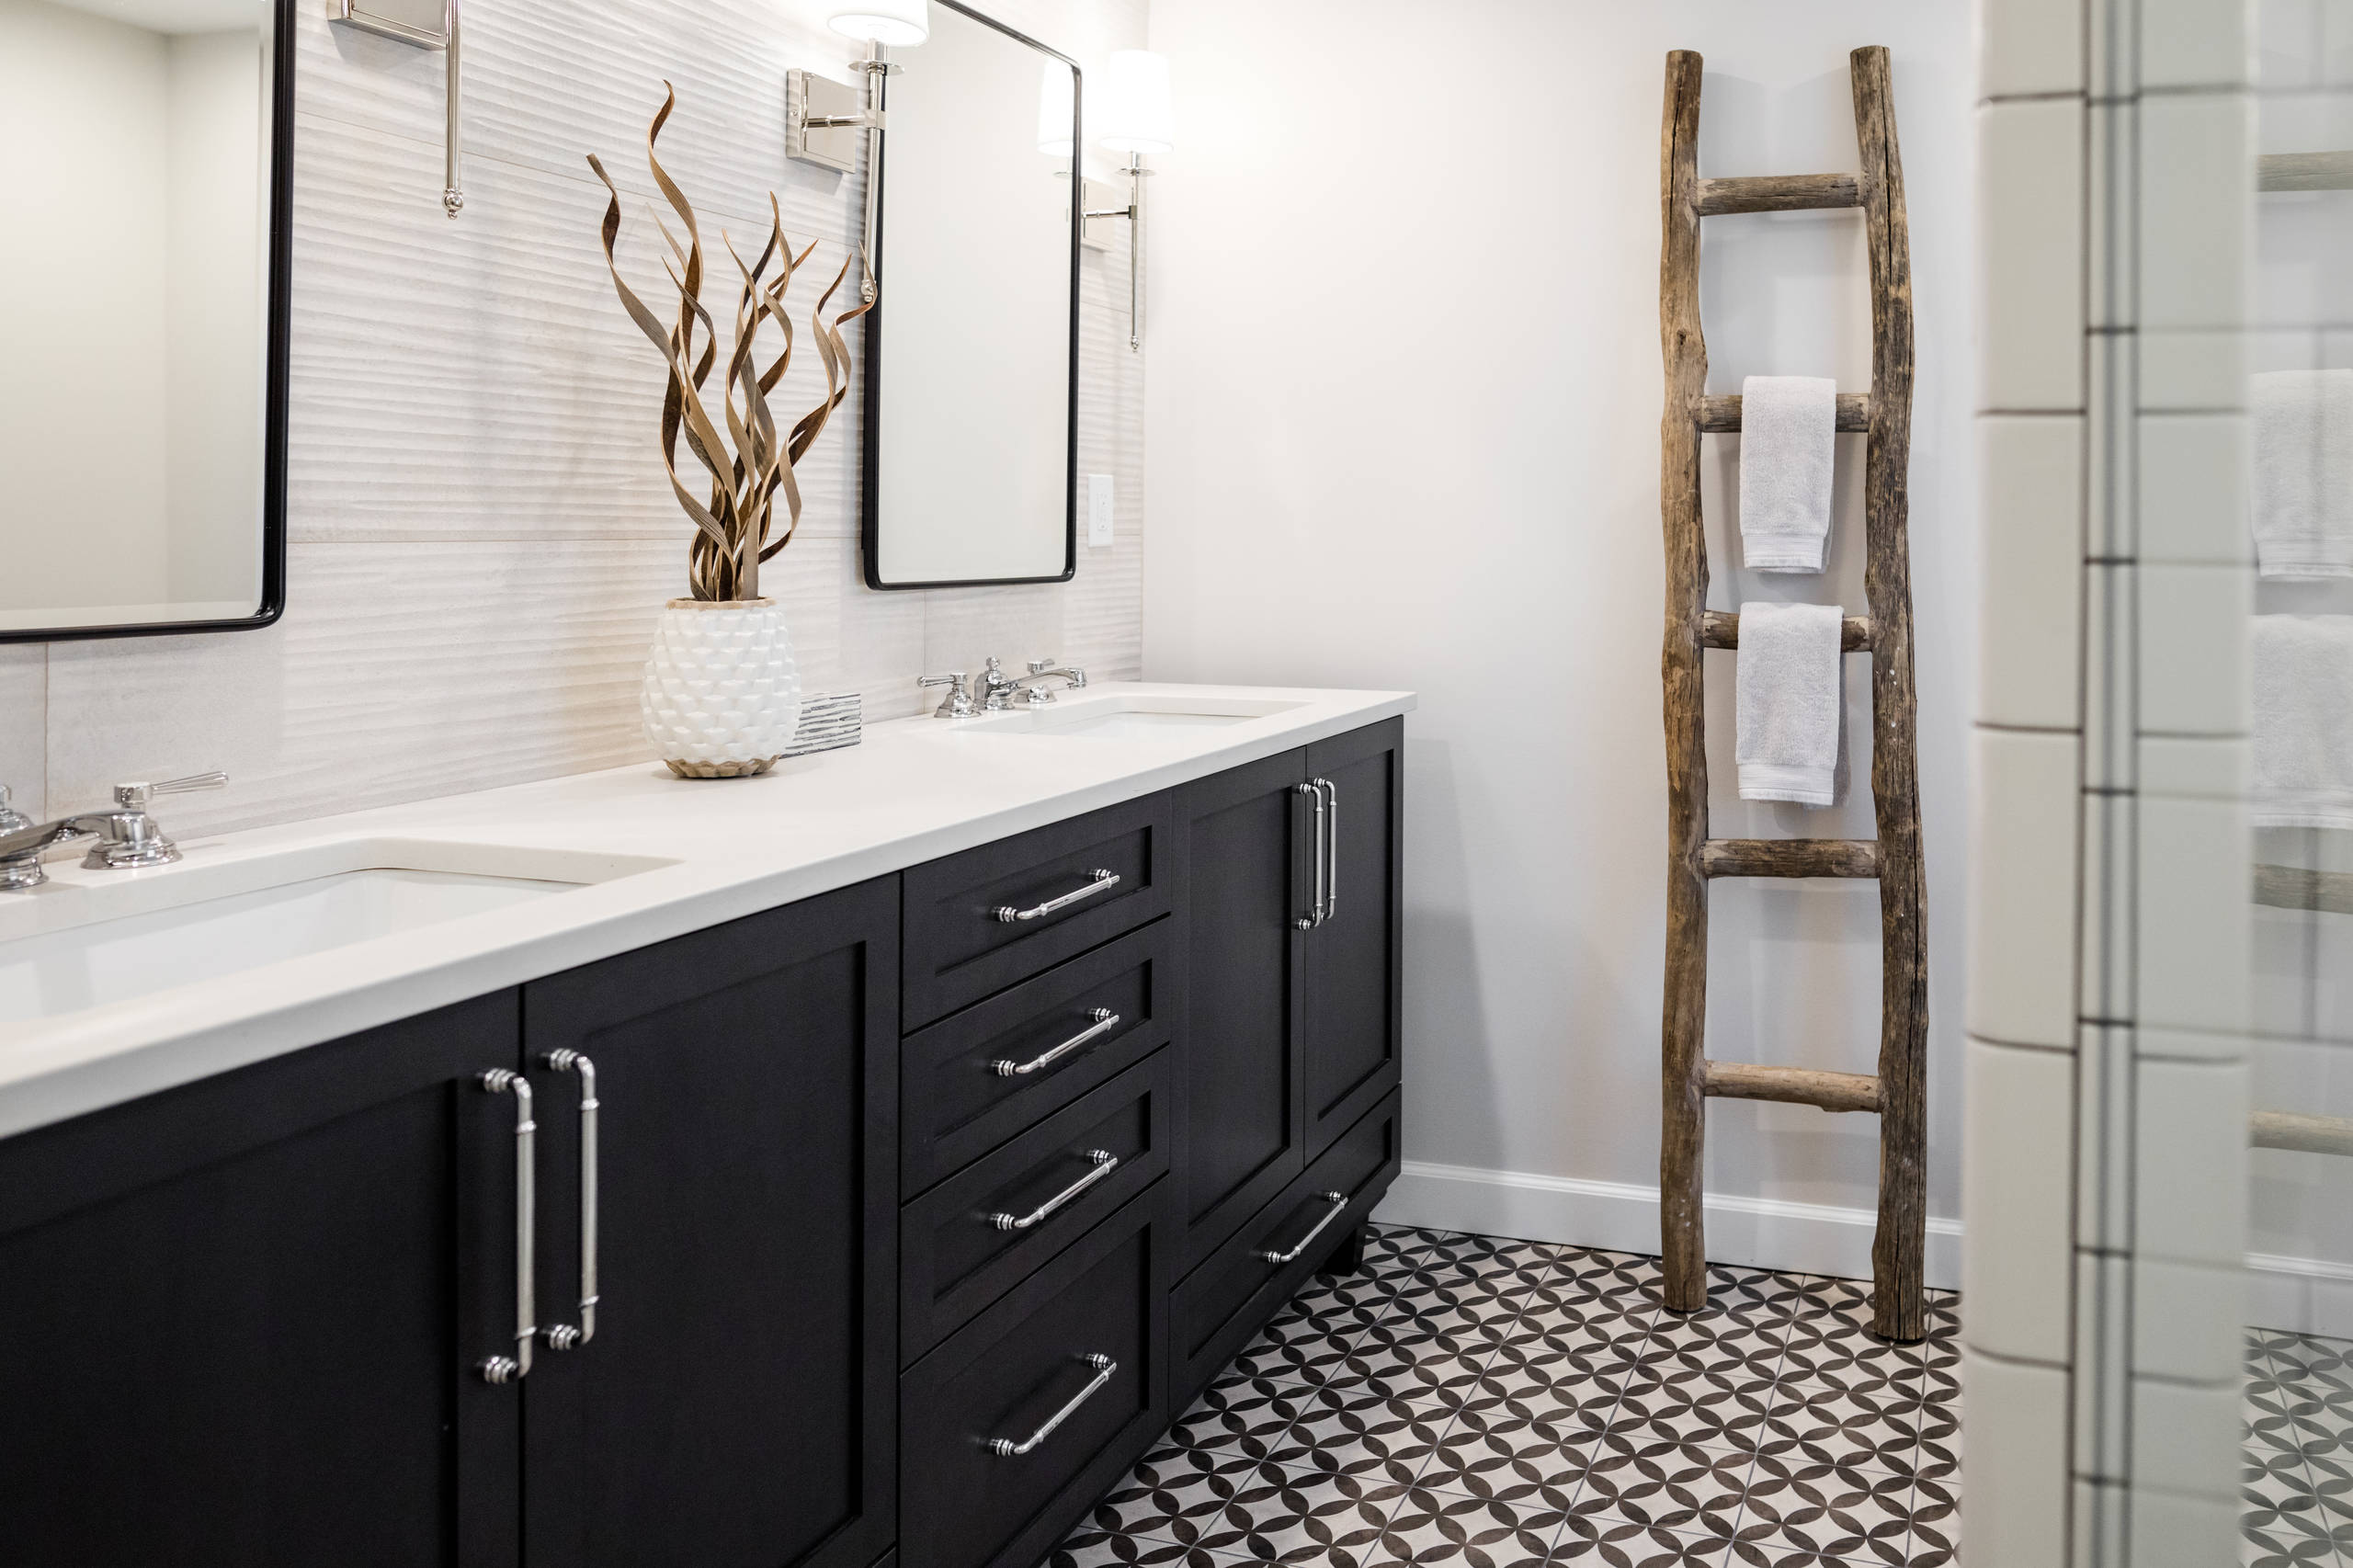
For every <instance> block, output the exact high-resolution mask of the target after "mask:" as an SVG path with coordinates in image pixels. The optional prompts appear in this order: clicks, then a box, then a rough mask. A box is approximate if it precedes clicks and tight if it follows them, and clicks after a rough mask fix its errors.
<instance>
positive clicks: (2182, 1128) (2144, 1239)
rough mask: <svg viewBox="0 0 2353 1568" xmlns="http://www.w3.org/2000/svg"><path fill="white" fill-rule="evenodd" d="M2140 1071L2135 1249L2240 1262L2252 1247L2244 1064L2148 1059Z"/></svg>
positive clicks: (2175, 1257)
mask: <svg viewBox="0 0 2353 1568" xmlns="http://www.w3.org/2000/svg"><path fill="white" fill-rule="evenodd" d="M2134 1076H2135V1080H2136V1091H2135V1104H2134V1121H2135V1127H2134V1134H2133V1160H2134V1166H2135V1171H2134V1176H2133V1195H2134V1207H2133V1224H2132V1231H2133V1237H2132V1243H2133V1250H2134V1251H2135V1252H2137V1253H2138V1254H2139V1255H2140V1256H2142V1257H2143V1258H2144V1259H2147V1258H2162V1259H2170V1260H2172V1261H2174V1262H2177V1263H2196V1264H2205V1265H2208V1266H2210V1267H2216V1268H2236V1267H2239V1264H2240V1260H2241V1258H2242V1257H2243V1256H2245V1252H2246V1194H2247V1159H2246V1118H2247V1070H2246V1068H2245V1065H2243V1064H2238V1063H2230V1064H2220V1063H2218V1064H2211V1065H2210V1064H2206V1063H2199V1062H2141V1063H2140V1064H2139V1065H2138V1067H2137V1068H2136V1069H2135V1074H2134Z"/></svg>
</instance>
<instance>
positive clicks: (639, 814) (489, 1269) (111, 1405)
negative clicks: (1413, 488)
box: [0, 687, 1412, 1568]
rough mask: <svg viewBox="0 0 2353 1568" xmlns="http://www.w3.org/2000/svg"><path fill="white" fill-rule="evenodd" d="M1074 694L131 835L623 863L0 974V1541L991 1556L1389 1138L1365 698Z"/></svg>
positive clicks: (551, 1566)
mask: <svg viewBox="0 0 2353 1568" xmlns="http://www.w3.org/2000/svg"><path fill="white" fill-rule="evenodd" d="M1098 694H1099V695H1098ZM1086 697H1087V699H1088V700H1086V701H1083V702H1072V703H1070V704H1069V705H1068V707H1067V710H1065V711H1064V712H1063V713H1051V712H1050V713H1045V714H1016V715H1007V716H1006V721H1007V722H996V721H982V722H976V723H970V724H960V723H949V722H937V723H936V722H931V721H927V720H916V721H907V722H901V723H894V724H889V725H882V726H877V727H876V728H875V729H874V730H872V731H871V732H870V739H869V741H868V743H867V744H865V745H863V746H860V747H858V748H856V749H855V750H852V751H848V752H836V753H826V754H822V755H820V756H813V757H808V758H802V759H798V760H795V761H791V762H788V763H787V764H785V765H784V766H783V767H779V769H778V771H777V772H776V773H775V774H774V775H772V776H770V777H768V778H759V779H750V780H739V781H730V782H723V783H684V782H679V781H676V780H672V779H669V778H663V777H658V776H656V775H655V774H654V772H653V771H652V770H650V769H646V768H628V769H620V770H616V771H615V772H612V773H608V774H601V775H590V776H585V777H584V778H574V779H563V780H555V781H551V782H549V783H545V784H536V785H529V786H521V787H517V788H515V789H509V790H496V791H491V792H488V793H485V794H483V795H479V796H471V797H463V798H460V799H457V800H453V801H437V802H426V803H425V804H422V805H417V806H410V807H402V808H396V809H391V810H386V811H381V812H369V813H360V814H358V815H355V816H353V817H350V818H347V819H342V820H340V821H338V822H335V823H328V824H315V823H314V824H303V825H302V826H301V827H300V828H290V829H280V830H269V831H267V832H263V833H256V834H244V835H232V836H230V837H228V838H224V839H220V840H215V841H204V840H195V841H191V842H188V843H187V845H186V847H187V849H188V859H187V861H186V862H185V863H184V864H183V865H182V866H178V867H174V868H170V869H165V870H164V871H160V872H136V873H126V874H124V875H128V876H130V877H131V878H133V879H134V880H135V881H137V883H138V885H139V886H140V887H141V888H142V890H151V889H155V888H161V889H164V890H165V892H166V893H168V892H170V890H171V889H172V888H173V887H174V886H176V885H178V884H175V883H174V882H173V881H171V880H170V879H173V878H187V877H201V876H211V877H215V878H231V879H234V878H235V877H236V876H237V875H238V874H239V871H240V868H243V869H244V870H243V873H242V875H243V881H240V882H237V884H236V885H239V886H245V885H248V884H251V885H253V886H257V887H258V886H263V885H264V884H267V882H268V881H269V875H270V874H275V873H269V874H266V873H265V872H264V871H259V870H255V869H254V868H256V867H263V868H267V867H268V866H271V865H277V864H279V863H282V864H283V865H284V866H286V867H288V868H292V869H301V868H303V867H309V866H314V865H315V864H322V863H324V862H321V861H317V860H316V858H317V857H319V856H322V855H326V854H328V853H329V852H330V851H331V850H332V849H333V847H334V846H336V845H341V846H346V847H345V848H344V849H343V851H342V854H343V856H344V862H339V863H352V864H354V865H356V866H358V867H359V868H360V869H380V868H381V867H385V866H390V867H392V868H396V869H397V868H402V867H413V866H414V865H415V862H418V861H433V863H434V864H437V865H451V866H460V867H464V866H471V865H476V864H479V865H481V866H490V865H493V864H494V863H497V864H506V865H508V866H509V867H510V869H511V867H513V866H517V865H519V866H523V867H525V868H526V869H527V870H528V869H529V867H530V866H532V865H533V864H535V862H533V861H531V859H530V857H531V856H532V855H535V854H536V855H540V856H545V857H563V856H569V857H573V860H571V861H567V862H563V863H565V864H574V865H585V864H589V863H591V862H596V861H597V857H600V856H601V857H604V858H605V859H604V860H603V861H602V862H600V863H602V864H604V865H605V866H606V867H607V869H608V870H610V869H614V868H620V870H619V871H618V872H617V873H616V874H611V875H608V876H605V877H603V878H602V880H593V879H592V877H591V876H590V874H588V873H582V874H581V875H582V881H581V885H578V886H574V887H570V888H567V889H564V890H563V891H559V892H551V893H548V894H547V895H546V896H532V897H528V898H525V897H522V896H521V895H519V894H518V895H517V902H513V903H500V902H497V901H495V900H494V901H493V902H494V903H495V907H486V908H483V909H482V910H481V911H480V912H479V913H474V914H471V915H456V916H454V917H450V918H446V919H440V920H438V921H432V922H426V923H420V924H415V925H411V926H406V927H404V928H397V929H385V930H383V931H382V932H381V934H378V935H374V936H370V937H366V938H365V939H362V940H358V941H351V942H343V943H331V944H329V945H326V946H324V947H323V948H318V949H316V950H311V951H308V952H304V953H300V954H297V955H295V956H291V957H287V958H284V959H280V960H277V961H273V962H268V963H265V964H260V965H258V966H256V967H250V968H244V969H236V968H235V964H236V963H237V961H239V960H235V959H234V958H233V957H229V958H224V959H223V960H222V963H223V966H224V967H223V971H222V972H220V973H217V974H215V975H213V976H212V977H211V978H210V979H207V980H203V981H200V982H199V983H194V984H189V985H183V986H177V987H167V988H165V989H160V990H148V991H145V992H143V993H142V992H141V991H140V990H139V985H140V982H139V981H137V980H136V979H135V978H134V979H132V980H131V981H127V982H122V983H120V985H121V990H122V994H120V995H119V996H118V997H117V999H115V1000H112V1001H102V1002H101V1005H99V1006H94V1007H87V1008H81V1009H66V1010H60V1009H56V1008H51V1009H50V1010H48V1011H46V1012H43V1011H42V1010H41V1009H40V1008H38V1007H34V1008H32V1009H31V1010H30V1013H29V1014H28V1011H27V1008H26V1006H23V1005H19V1006H18V1009H17V1014H16V1015H15V1016H14V1017H13V1018H9V1016H8V1015H6V1014H5V1013H0V1019H9V1021H0V1131H6V1132H8V1133H9V1134H11V1135H10V1136H8V1137H7V1138H6V1141H5V1142H0V1281H7V1282H11V1283H8V1284H6V1285H5V1286H0V1346H6V1351H5V1354H0V1560H5V1561H6V1562H9V1563H11V1564H18V1565H23V1568H34V1565H46V1564H64V1563H74V1564H95V1563H163V1562H172V1563H237V1564H240V1565H262V1564H288V1565H292V1564H303V1565H313V1564H320V1563H335V1564H338V1565H352V1564H369V1563H381V1564H386V1565H388V1568H390V1565H394V1564H398V1565H401V1568H415V1565H418V1564H426V1563H452V1564H460V1563H462V1564H491V1563H498V1564H506V1563H512V1562H529V1563H531V1564H535V1565H547V1568H556V1565H569V1564H575V1563H579V1564H585V1563H606V1564H613V1565H615V1568H620V1565H624V1564H626V1565H630V1568H643V1565H646V1564H654V1563H665V1562H675V1563H681V1564H686V1563H691V1564H695V1565H697V1568H720V1565H723V1564H752V1563H760V1564H788V1563H790V1564H808V1565H813V1568H870V1565H872V1564H876V1563H878V1562H883V1561H886V1560H893V1559H894V1560H895V1562H897V1563H899V1564H902V1565H904V1568H1029V1565H1030V1564H1032V1563H1034V1562H1037V1561H1038V1560H1039V1559H1040V1558H1041V1557H1042V1556H1043V1555H1044V1554H1045V1552H1046V1551H1048V1550H1049V1549H1050V1548H1051V1546H1052V1545H1053V1543H1054V1542H1055V1541H1056V1540H1058V1539H1059V1538H1060V1536H1061V1535H1062V1534H1063V1532H1064V1531H1066V1530H1067V1529H1068V1528H1070V1526H1071V1525H1072V1524H1073V1523H1074V1522H1075V1521H1076V1520H1077V1519H1078V1518H1079V1517H1082V1516H1083V1514H1084V1513H1085V1512H1086V1509H1087V1508H1088V1507H1089V1506H1092V1504H1093V1503H1094V1501H1095V1500H1096V1499H1097V1497H1098V1496H1099V1495H1100V1494H1102V1493H1103V1492H1104V1491H1105V1490H1106V1489H1107V1488H1108V1487H1109V1486H1110V1485H1111V1484H1112V1483H1115V1482H1116V1481H1117V1480H1118V1479H1119V1477H1120V1476H1121V1475H1122V1474H1123V1473H1124V1472H1125V1471H1127V1469H1128V1468H1129V1467H1130V1466H1131V1464H1132V1463H1133V1462H1134V1460H1136V1459H1137V1458H1138V1457H1139V1456H1140V1455H1141V1454H1142V1452H1143V1451H1144V1449H1145V1448H1146V1447H1147V1446H1148V1445H1149V1444H1150V1443H1152V1442H1153V1441H1154V1439H1155V1438H1156V1437H1158V1436H1159V1435H1160V1434H1161V1433H1162V1432H1163V1431H1164V1430H1165V1428H1166V1426H1168V1424H1169V1422H1170V1421H1171V1419H1172V1418H1173V1416H1174V1415H1175V1413H1176V1412H1178V1411H1180V1410H1182V1409H1183V1408H1184V1407H1185V1406H1186V1405H1187V1404H1188V1403H1189V1402H1190V1400H1191V1399H1192V1398H1193V1397H1194V1395H1195V1394H1196V1393H1197V1392H1199V1390H1200V1389H1201V1388H1202V1387H1203V1386H1204V1385H1205V1384H1206V1383H1207V1382H1208V1381H1210V1379H1211V1377H1212V1376H1213V1375H1214V1374H1215V1373H1216V1372H1217V1371H1218V1370H1219V1369H1221V1368H1222V1366H1223V1365H1224V1364H1225V1363H1226V1361H1227V1360H1228V1359H1230V1358H1232V1356H1233V1354H1234V1352H1235V1351H1236V1350H1237V1349H1239V1348H1240V1347H1241V1346H1242V1345H1243V1344H1244V1343H1245V1341H1246V1340H1247V1339H1248V1338H1249V1337H1250V1336H1251V1335H1253V1334H1255V1333H1256V1330H1257V1329H1258V1328H1259V1327H1260V1326H1261V1325H1262V1324H1264V1323H1265V1322H1266V1320H1267V1318H1268V1317H1269V1316H1270V1315H1271V1314H1272V1313H1274V1312H1276V1310H1277V1309H1278V1308H1279V1306H1280V1305H1281V1303H1283V1302H1284V1301H1287V1300H1288V1299H1289V1298H1290V1296H1291V1295H1292V1294H1293V1293H1294V1292H1295V1291H1296V1290H1298V1288H1299V1287H1300V1285H1301V1284H1302V1281H1303V1280H1304V1279H1305V1278H1306V1277H1307V1276H1308V1275H1309V1274H1310V1273H1311V1272H1313V1271H1314V1270H1316V1269H1319V1268H1324V1267H1350V1266H1352V1264H1353V1261H1354V1257H1355V1255H1356V1250H1357V1248H1358V1246H1359V1245H1360V1242H1359V1239H1358V1238H1359V1237H1360V1236H1361V1233H1362V1228H1363V1224H1364V1221H1365V1219H1366V1217H1367V1215H1368V1213H1369V1212H1370V1210H1371V1208H1372V1207H1373V1205H1374V1204H1375V1203H1376V1202H1377V1201H1378V1200H1379V1199H1381V1196H1382V1194H1383V1193H1384V1192H1385V1191H1386V1189H1387V1187H1388V1186H1389V1183H1390V1182H1391V1180H1392V1178H1393V1176H1395V1174H1396V1171H1397V1168H1398V1136H1399V1116H1400V1108H1399V1098H1400V1096H1399V1058H1398V1026H1399V1005H1398V974H1399V955H1400V930H1399V903H1400V853H1399V851H1400V842H1401V840H1400V812H1401V803H1402V797H1401V791H1400V780H1401V762H1402V744H1403V721H1402V718H1401V717H1400V715H1401V714H1402V713H1403V712H1404V710H1406V709H1408V708H1410V707H1411V705H1412V701H1411V699H1410V698H1408V697H1406V696H1404V694H1399V693H1342V692H1282V691H1264V690H1252V691H1249V692H1246V693H1244V692H1238V691H1233V690H1229V691H1224V692H1222V693H1221V692H1218V691H1215V690H1211V689H1210V688H1174V687H1097V688H1095V689H1094V691H1093V692H1090V693H1088V694H1086ZM1155 704H1156V706H1155ZM1154 714H1158V715H1159V716H1160V717H1158V718H1156V719H1155V718H1154V717H1152V715H1154ZM1138 715H1142V717H1138ZM354 845H357V846H362V847H359V848H357V849H355V848H351V847H349V846H354ZM470 850H479V851H481V852H482V855H483V857H484V858H482V859H481V860H480V861H479V862H476V861H474V860H470V859H468V858H467V855H468V852H469V851H470ZM305 856H310V857H313V859H312V860H304V859H303V857H305ZM436 856H438V857H440V858H439V859H438V860H436V859H435V857H436ZM501 857H505V858H506V859H505V860H504V861H502V860H501V859H500V858H501ZM517 857H519V858H517ZM556 863H558V862H557V861H556V860H553V859H550V860H547V861H545V862H544V864H545V865H554V864H556ZM289 874H290V873H289ZM337 874H338V875H342V874H357V873H356V872H354V873H337ZM469 875H473V876H476V877H477V880H486V879H487V877H488V873H479V872H465V871H434V870H432V869H431V868H430V867H429V866H428V867H425V868H421V869H415V873H414V877H413V881H415V885H416V886H417V887H419V888H428V889H429V888H433V887H440V886H442V885H443V883H441V882H438V881H434V880H433V879H435V878H437V877H439V878H444V879H447V878H450V877H457V878H460V880H462V879H463V878H464V877H466V876H469ZM104 878H105V874H104V873H100V872H95V871H93V872H89V873H79V874H77V873H75V872H73V871H71V870H61V871H60V872H59V873H58V881H57V883H56V884H55V885H53V886H52V887H51V888H48V889H43V890H40V892H38V893H36V894H30V895H26V897H27V899H28V903H25V904H22V905H17V906H14V907H12V906H9V905H6V904H0V968H5V965H6V959H7V954H8V952H9V949H10V946H11V944H10V943H9V942H8V941H7V940H6V938H7V937H9V936H10V935H11V934H12V932H13V933H14V934H16V935H18V936H23V935H24V934H25V930H26V923H27V922H35V923H44V922H45V923H46V924H45V925H44V926H43V932H45V933H46V934H42V933H34V934H33V936H32V938H31V939H33V940H36V941H64V940H66V939H67V938H69V937H74V933H76V932H85V933H86V929H87V928H86V925H76V924H75V922H76V921H77V920H80V919H81V916H80V915H78V914H77V913H76V911H77V909H79V908H81V907H83V906H84V905H83V904H77V903H76V900H77V899H79V900H81V901H84V904H86V903H87V901H91V900H94V899H102V898H105V897H110V896H117V895H116V894H115V893H114V892H113V889H114V888H115V887H119V886H121V885H123V884H121V883H119V882H117V883H114V884H108V883H106V882H105V880H104ZM513 880H517V881H529V880H531V879H530V878H529V877H528V876H526V877H524V878H519V879H513ZM188 885H196V884H188ZM222 885H223V886H226V885H229V884H228V883H226V882H224V883H222ZM306 885H307V884H306ZM145 896H146V901H147V905H154V906H155V907H156V908H163V907H165V906H166V905H167V904H168V903H169V901H168V899H164V898H163V895H161V894H156V893H153V892H147V893H146V894H145ZM237 896H239V897H248V898H250V897H254V896H261V895H259V894H254V893H244V894H239V895H237ZM419 896H423V895H422V894H420V895H419ZM485 896H488V895H485ZM158 899H163V903H158V902H157V901H158ZM145 907H146V905H142V908H145ZM188 907H189V908H192V909H196V910H199V911H201V910H202V909H203V908H204V907H206V905H205V904H204V903H198V904H195V905H190V906H188ZM27 908H29V909H33V910H34V911H35V914H34V915H24V914H21V913H19V911H20V910H21V909H27ZM59 911H63V913H62V914H60V913H56V912H59ZM137 918H140V919H144V920H147V921H148V922H149V923H150V924H151V925H152V924H153V921H154V920H155V919H157V918H160V916H158V915H155V914H154V913H153V910H149V911H148V913H146V914H144V915H140V916H137ZM11 920H14V921H16V922H17V926H15V927H11V926H8V925H7V924H6V923H7V922H9V921H11ZM392 925H393V926H398V925H399V922H398V921H397V920H394V921H392ZM128 928H129V927H128V926H126V927H125V929H128ZM368 929H371V930H372V929H375V928H374V927H368ZM142 939H143V938H142ZM77 950H79V949H77ZM53 961H55V962H57V963H59V964H61V965H67V966H68V967H70V963H69V960H68V959H67V958H63V957H60V958H55V959H54V960H53ZM75 961H87V962H89V963H95V962H96V961H97V960H95V959H90V958H89V956H88V952H86V951H84V952H83V954H82V960H75ZM101 992H102V993H103V987H101ZM8 994H10V993H8V992H6V988H5V979H4V978H0V998H5V997H6V995H8ZM27 1282H38V1284H39V1287H40V1288H39V1289H26V1288H24V1286H25V1285H26V1283H27Z"/></svg>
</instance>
